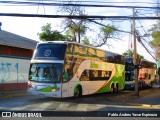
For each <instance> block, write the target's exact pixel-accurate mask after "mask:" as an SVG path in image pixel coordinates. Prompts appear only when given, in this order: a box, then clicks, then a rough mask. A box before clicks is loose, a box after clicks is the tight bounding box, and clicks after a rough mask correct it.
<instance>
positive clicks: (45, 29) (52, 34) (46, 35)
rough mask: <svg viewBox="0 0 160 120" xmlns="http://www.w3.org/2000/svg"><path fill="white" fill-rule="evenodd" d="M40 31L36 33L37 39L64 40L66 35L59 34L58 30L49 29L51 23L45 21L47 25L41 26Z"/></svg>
mask: <svg viewBox="0 0 160 120" xmlns="http://www.w3.org/2000/svg"><path fill="white" fill-rule="evenodd" d="M41 30H42V32H41V33H38V35H39V39H40V40H42V41H60V40H61V41H65V40H66V37H65V36H64V35H63V34H61V33H60V32H59V31H57V30H54V31H52V30H51V24H50V23H47V25H45V26H42V28H41Z"/></svg>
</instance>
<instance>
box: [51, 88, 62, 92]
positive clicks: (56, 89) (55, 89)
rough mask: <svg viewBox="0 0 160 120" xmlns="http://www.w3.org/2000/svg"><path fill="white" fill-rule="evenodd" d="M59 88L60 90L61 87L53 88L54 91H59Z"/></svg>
mask: <svg viewBox="0 0 160 120" xmlns="http://www.w3.org/2000/svg"><path fill="white" fill-rule="evenodd" d="M58 90H60V88H53V89H52V92H56V91H58Z"/></svg>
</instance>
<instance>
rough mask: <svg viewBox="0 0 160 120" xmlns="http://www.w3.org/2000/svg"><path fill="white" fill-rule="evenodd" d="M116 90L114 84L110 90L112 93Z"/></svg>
mask: <svg viewBox="0 0 160 120" xmlns="http://www.w3.org/2000/svg"><path fill="white" fill-rule="evenodd" d="M114 91H115V89H114V84H112V85H111V88H110V93H114Z"/></svg>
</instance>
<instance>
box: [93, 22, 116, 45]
mask: <svg viewBox="0 0 160 120" xmlns="http://www.w3.org/2000/svg"><path fill="white" fill-rule="evenodd" d="M115 33H116V28H115V26H113V25H110V24H108V25H107V26H105V27H102V28H101V29H100V34H99V39H100V40H97V41H99V43H96V45H95V47H100V46H102V45H105V44H107V41H108V39H109V38H114V37H113V36H115Z"/></svg>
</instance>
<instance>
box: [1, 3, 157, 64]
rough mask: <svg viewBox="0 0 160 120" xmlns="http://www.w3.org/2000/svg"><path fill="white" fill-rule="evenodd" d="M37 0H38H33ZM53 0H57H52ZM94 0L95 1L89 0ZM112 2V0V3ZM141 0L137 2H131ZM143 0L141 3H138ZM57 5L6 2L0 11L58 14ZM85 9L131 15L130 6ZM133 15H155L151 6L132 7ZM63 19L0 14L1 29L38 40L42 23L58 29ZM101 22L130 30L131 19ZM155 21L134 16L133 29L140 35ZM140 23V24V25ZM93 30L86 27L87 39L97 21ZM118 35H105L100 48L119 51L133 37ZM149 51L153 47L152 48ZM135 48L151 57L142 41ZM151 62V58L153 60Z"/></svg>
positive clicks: (117, 14) (123, 4) (126, 4)
mask: <svg viewBox="0 0 160 120" xmlns="http://www.w3.org/2000/svg"><path fill="white" fill-rule="evenodd" d="M1 1H5V0H1ZM12 1H20V0H12ZM21 1H31V0H21ZM32 1H34V0H32ZM37 1H38V0H37ZM45 1H46V0H39V2H40V3H43V2H45ZM54 1H55V2H56V1H58V0H54ZM81 1H92V3H91V2H88V3H87V2H84V4H101V5H117V6H118V5H119V6H147V7H153V6H154V5H155V4H148V3H153V2H154V0H141V1H139V0H97V1H98V2H97V1H96V0H81ZM93 1H95V2H93ZM52 2H53V1H52ZM104 2H111V3H104ZM113 2H116V3H113ZM131 2H134V3H131ZM135 2H141V3H135ZM142 2H143V3H142ZM57 10H58V7H55V6H39V5H36V6H22V5H20V6H13V5H9V4H2V3H0V13H24V14H45V15H58V14H62V13H59V12H57ZM85 13H86V14H87V15H104V16H121V15H122V16H132V15H133V10H132V9H126V8H123V9H122V8H93V7H89V8H88V7H86V8H85ZM136 14H137V16H141V17H145V16H155V13H154V10H152V9H137V10H136ZM63 20H64V19H60V18H57V19H55V18H54V19H53V18H35V17H34V18H31V17H30V18H25V17H6V16H0V22H2V26H1V29H2V30H5V31H8V32H11V33H15V34H18V35H21V36H24V37H27V38H30V39H33V40H37V41H39V37H38V35H37V34H38V33H40V32H41V27H42V26H44V25H46V24H47V23H51V25H52V26H51V27H52V29H53V30H59V31H62V22H63ZM99 22H100V23H103V24H111V25H115V26H116V27H117V28H118V29H120V30H124V31H129V32H130V31H131V23H132V22H133V21H132V20H112V21H111V20H107V21H99ZM154 23H156V20H136V29H137V30H139V32H140V34H141V35H144V34H146V33H147V31H148V29H150V28H151V27H152V25H153V24H154ZM142 26H143V27H142ZM90 27H91V28H92V29H93V31H92V32H91V31H89V32H88V33H87V37H88V38H89V39H90V41H92V40H94V39H95V38H97V39H98V37H97V36H94V35H96V34H98V33H97V31H98V29H99V28H100V26H98V25H90ZM119 37H120V38H121V40H113V39H109V40H108V44H110V45H111V47H108V46H102V47H101V48H102V49H105V50H109V51H113V52H116V53H120V54H122V53H123V52H125V51H126V50H128V48H129V42H131V41H133V38H131V35H130V34H125V33H119ZM145 39H146V41H151V40H152V38H145ZM144 43H145V45H146V46H147V48H148V49H150V50H152V49H151V47H150V46H148V44H147V42H144ZM152 51H153V50H152ZM137 52H138V53H139V54H141V55H143V56H144V58H145V59H147V60H150V61H154V59H153V58H152V57H151V56H150V55H149V54H148V53H147V51H146V50H145V49H144V48H143V47H142V45H140V44H138V43H137ZM154 62H155V61H154Z"/></svg>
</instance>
